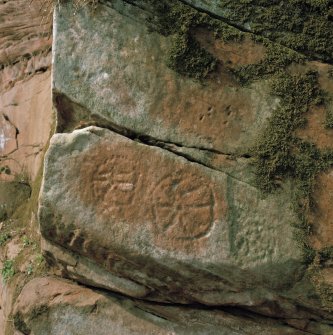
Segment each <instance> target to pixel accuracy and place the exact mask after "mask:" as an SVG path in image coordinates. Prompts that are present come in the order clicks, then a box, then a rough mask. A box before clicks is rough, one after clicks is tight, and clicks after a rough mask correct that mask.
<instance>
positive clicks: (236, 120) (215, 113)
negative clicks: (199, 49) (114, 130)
mask: <svg viewBox="0 0 333 335" xmlns="http://www.w3.org/2000/svg"><path fill="white" fill-rule="evenodd" d="M124 8H125V9H124ZM122 9H123V10H124V11H125V15H120V14H119V13H118V12H117V11H116V10H114V9H112V8H109V7H107V6H100V7H98V8H97V9H96V11H95V12H92V11H90V10H89V9H87V8H83V9H81V10H79V11H77V12H76V15H75V16H74V15H73V11H74V9H73V7H71V5H70V4H68V5H62V6H61V7H60V9H58V10H57V12H56V20H55V27H54V29H55V36H56V40H55V43H54V70H53V71H54V76H53V90H54V91H55V93H57V94H64V95H65V96H66V97H67V98H69V99H70V100H72V101H74V102H76V103H78V104H80V105H82V106H84V107H85V108H87V109H88V110H89V111H90V113H91V114H97V115H99V116H101V117H103V118H105V119H107V120H109V121H111V122H113V123H115V124H118V125H121V126H122V127H126V128H129V129H132V130H134V131H135V132H138V133H142V134H145V135H150V136H152V137H155V138H156V139H161V140H163V141H169V142H175V143H179V144H181V145H183V146H190V147H193V146H194V147H201V148H214V149H215V150H217V151H220V152H223V153H238V154H243V153H246V152H248V150H249V148H250V147H251V145H253V143H254V140H255V137H256V136H257V133H258V130H259V129H261V128H262V127H263V125H264V124H265V121H266V119H267V117H269V115H270V114H271V112H272V110H274V108H275V107H276V105H277V102H278V100H277V99H275V98H271V97H269V95H268V92H267V85H265V83H264V82H260V83H256V84H255V85H253V87H250V88H245V87H240V86H237V85H234V84H235V83H234V82H233V81H232V79H231V78H230V77H228V75H226V74H224V73H222V75H221V73H219V75H221V77H220V78H219V79H217V80H209V81H207V82H206V83H205V84H204V85H203V84H201V83H199V82H195V81H193V80H191V79H186V78H184V77H180V76H179V75H178V74H177V73H175V72H174V71H172V70H170V69H169V68H168V67H167V66H166V64H165V54H166V52H167V50H168V48H169V47H170V43H171V40H170V38H166V37H163V36H161V35H159V34H157V33H156V32H148V30H147V27H146V26H145V24H144V18H141V17H142V15H143V14H141V12H140V11H139V10H137V9H135V7H134V9H133V8H131V7H126V6H125V5H123V8H122ZM127 15H130V16H135V15H136V16H137V18H138V19H139V22H138V21H137V20H134V19H131V18H128V17H127ZM140 18H141V21H140ZM199 35H200V32H199ZM201 35H202V34H201ZM201 35H200V36H201ZM200 36H199V37H198V38H200ZM208 38H209V33H208V34H207V32H204V36H201V39H206V42H207V39H208ZM215 43H216V45H214V46H213V49H214V52H215V54H216V57H217V58H220V59H221V61H222V60H223V61H224V60H226V55H231V54H232V55H233V56H232V57H231V58H233V59H234V61H235V57H236V61H239V59H243V60H244V59H245V60H244V62H245V63H246V59H247V60H248V58H251V52H249V56H248V55H247V54H246V53H242V51H241V50H239V49H238V50H237V49H236V48H235V50H232V52H230V48H232V46H224V45H223V43H221V41H217V42H215ZM228 49H229V50H228ZM250 49H251V45H249V50H250ZM250 51H251V50H250ZM235 55H236V56H235ZM237 57H238V58H237ZM96 59H98V62H97V61H96ZM68 73H70V74H71V75H68Z"/></svg>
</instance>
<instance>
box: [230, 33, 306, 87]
mask: <svg viewBox="0 0 333 335" xmlns="http://www.w3.org/2000/svg"><path fill="white" fill-rule="evenodd" d="M253 39H254V41H255V42H257V43H260V44H262V45H264V46H265V48H266V56H265V58H264V59H263V60H262V61H261V62H259V63H256V64H249V65H244V66H239V67H236V68H235V69H232V70H231V72H233V73H234V75H235V76H236V78H237V79H238V81H239V82H240V83H241V84H243V85H245V84H248V83H250V82H252V81H253V80H256V79H262V78H266V77H268V76H271V75H274V74H276V73H278V72H281V70H283V69H285V68H286V67H287V66H288V65H290V64H292V63H301V62H303V61H304V57H303V56H301V55H300V54H299V53H297V52H294V51H293V50H291V49H288V48H285V47H282V46H280V45H277V44H274V43H271V42H269V41H268V40H265V39H262V38H258V37H255V36H253Z"/></svg>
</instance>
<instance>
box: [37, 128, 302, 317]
mask: <svg viewBox="0 0 333 335" xmlns="http://www.w3.org/2000/svg"><path fill="white" fill-rule="evenodd" d="M44 173H45V174H44V182H43V187H42V191H41V196H40V209H39V218H40V228H41V232H42V235H43V236H44V238H45V239H46V240H47V241H48V244H49V246H48V247H45V250H46V251H47V253H48V254H49V258H50V260H52V259H53V262H58V263H59V264H62V265H63V268H64V273H65V274H67V275H69V276H71V277H72V278H75V279H78V280H79V281H82V282H86V283H87V282H89V281H87V279H84V272H86V271H83V270H82V269H88V268H89V264H91V265H92V266H94V267H96V266H97V268H98V267H99V268H100V270H98V271H93V272H94V273H95V276H94V277H93V276H90V282H89V283H90V284H92V285H95V286H100V287H103V288H107V287H106V285H105V284H101V282H103V281H104V282H105V278H106V276H107V274H108V273H110V274H112V275H114V276H115V278H114V279H115V280H114V281H113V282H112V276H109V279H108V280H109V282H110V283H111V285H112V286H113V288H111V289H112V290H116V291H119V292H122V293H124V294H127V295H129V296H136V297H140V298H145V299H148V300H155V301H169V302H177V303H191V302H193V301H195V302H198V303H203V304H207V305H235V306H243V307H246V308H252V309H256V310H258V311H260V312H262V313H264V314H268V315H272V314H274V313H276V312H277V311H276V310H275V308H274V307H272V308H271V307H269V305H270V303H269V301H271V300H272V299H276V302H275V303H278V304H279V311H280V312H278V313H280V314H281V315H286V313H289V312H290V311H291V310H294V308H296V307H295V306H294V305H293V304H294V303H293V302H292V299H290V298H288V299H287V298H285V297H284V295H285V294H286V292H287V291H288V290H291V291H292V289H293V287H294V286H295V285H296V284H297V282H300V281H301V280H302V271H303V270H302V269H303V266H302V261H301V255H300V251H299V249H298V247H297V244H295V243H294V240H293V237H292V236H293V235H292V234H293V232H292V229H293V228H292V226H291V225H290V221H292V220H296V218H295V217H294V215H293V212H292V211H291V210H290V206H289V203H290V199H288V194H289V193H288V190H286V189H285V190H284V192H283V193H279V194H278V195H274V196H267V197H262V196H261V194H260V192H259V191H258V190H256V189H255V188H254V187H252V186H251V185H248V184H246V183H244V182H241V181H239V180H236V179H234V178H232V177H230V176H228V175H226V174H224V173H222V172H219V171H215V170H213V169H209V168H206V167H204V166H201V165H200V164H196V163H192V162H189V161H187V160H186V159H184V158H183V157H179V156H177V155H175V154H173V153H170V152H168V151H167V150H163V149H161V148H159V147H154V146H149V145H145V144H143V143H138V142H136V141H133V140H130V139H128V138H126V137H123V136H121V135H118V134H116V133H114V132H111V131H109V130H107V129H101V128H96V127H89V128H85V129H83V130H76V131H74V132H73V133H71V134H56V135H54V136H53V138H52V139H51V144H50V148H49V151H48V154H47V156H46V161H45V171H44ZM267 213H269V218H267ZM282 231H283V234H281V233H280V232H282ZM66 254H67V256H66ZM80 269H81V270H80ZM86 273H87V272H86ZM97 273H99V275H97ZM98 277H100V278H99V279H98ZM119 278H124V280H123V281H121V280H120V279H119ZM125 279H126V280H125ZM109 289H110V288H109ZM299 303H300V302H299ZM298 313H299V315H302V313H303V312H301V311H299V312H298Z"/></svg>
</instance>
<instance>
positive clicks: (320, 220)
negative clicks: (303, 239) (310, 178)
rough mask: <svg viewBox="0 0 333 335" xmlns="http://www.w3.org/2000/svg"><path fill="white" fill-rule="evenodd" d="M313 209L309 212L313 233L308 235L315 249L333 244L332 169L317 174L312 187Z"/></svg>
mask: <svg viewBox="0 0 333 335" xmlns="http://www.w3.org/2000/svg"><path fill="white" fill-rule="evenodd" d="M314 190H315V191H314V193H313V199H314V202H315V206H314V209H313V211H312V213H311V214H310V222H311V223H312V227H313V233H312V236H311V237H310V241H311V244H312V246H313V247H314V248H315V249H316V250H320V249H322V248H325V247H330V246H333V206H332V205H333V170H330V171H329V172H325V173H322V174H320V175H319V176H318V178H317V181H316V184H315V187H314Z"/></svg>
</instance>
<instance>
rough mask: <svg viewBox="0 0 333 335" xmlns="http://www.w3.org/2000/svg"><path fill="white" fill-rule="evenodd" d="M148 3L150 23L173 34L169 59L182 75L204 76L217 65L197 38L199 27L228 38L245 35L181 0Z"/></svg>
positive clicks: (169, 64) (152, 27) (162, 31)
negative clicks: (196, 33)
mask: <svg viewBox="0 0 333 335" xmlns="http://www.w3.org/2000/svg"><path fill="white" fill-rule="evenodd" d="M129 2H132V3H133V2H134V3H135V1H129ZM146 4H147V6H148V7H147V8H148V9H149V11H150V12H151V13H152V15H151V16H150V17H149V18H148V19H147V24H148V25H149V27H150V28H151V29H153V30H155V31H157V32H159V33H160V34H162V35H164V36H172V46H171V48H170V49H169V50H168V54H167V55H166V62H167V65H168V66H169V67H170V68H171V69H173V70H175V71H176V72H178V73H179V74H181V75H184V76H188V77H191V78H195V79H198V80H202V79H204V78H206V77H207V76H208V75H209V74H210V73H212V72H213V71H214V70H215V69H216V67H217V62H218V61H217V59H216V58H215V57H214V56H213V55H212V54H211V53H210V52H209V51H207V50H205V49H204V48H203V47H202V46H201V45H200V44H199V42H198V41H197V40H196V39H195V32H196V31H197V30H198V29H200V28H205V29H206V30H207V31H210V32H211V33H213V36H215V38H219V39H223V40H224V41H231V40H232V41H240V40H241V39H242V38H243V34H242V33H241V32H240V31H238V30H237V29H235V28H233V27H231V26H229V25H227V24H225V23H223V22H221V21H219V20H216V19H214V18H212V17H210V16H209V15H207V14H205V13H202V12H199V11H197V10H195V9H193V8H192V7H190V6H188V5H185V4H183V3H182V2H180V1H178V0H169V1H166V0H146Z"/></svg>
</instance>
